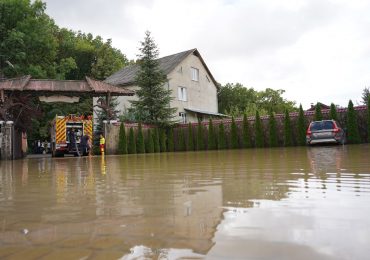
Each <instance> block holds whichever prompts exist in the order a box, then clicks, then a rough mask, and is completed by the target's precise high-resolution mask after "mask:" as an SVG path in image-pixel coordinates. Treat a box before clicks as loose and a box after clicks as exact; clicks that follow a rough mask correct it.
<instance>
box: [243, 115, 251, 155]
mask: <svg viewBox="0 0 370 260" xmlns="http://www.w3.org/2000/svg"><path fill="white" fill-rule="evenodd" d="M242 137H243V138H242V142H243V144H242V145H243V148H249V147H251V138H250V137H251V134H250V129H249V122H248V118H247V115H246V114H244V116H243V133H242Z"/></svg>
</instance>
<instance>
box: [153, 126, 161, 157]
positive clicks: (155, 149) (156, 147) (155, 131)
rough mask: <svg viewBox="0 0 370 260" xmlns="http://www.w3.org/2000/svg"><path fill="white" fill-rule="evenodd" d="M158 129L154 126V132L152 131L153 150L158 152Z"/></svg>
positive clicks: (159, 147) (159, 148)
mask: <svg viewBox="0 0 370 260" xmlns="http://www.w3.org/2000/svg"><path fill="white" fill-rule="evenodd" d="M158 132H159V130H158V128H157V127H156V128H154V133H153V143H154V152H155V153H159V152H160V151H161V146H160V144H159V133H158Z"/></svg>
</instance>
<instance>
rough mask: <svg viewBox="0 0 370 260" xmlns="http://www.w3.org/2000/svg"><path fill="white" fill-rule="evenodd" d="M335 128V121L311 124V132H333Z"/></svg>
mask: <svg viewBox="0 0 370 260" xmlns="http://www.w3.org/2000/svg"><path fill="white" fill-rule="evenodd" d="M333 128H334V123H333V121H317V122H312V124H311V131H320V130H331V129H333Z"/></svg>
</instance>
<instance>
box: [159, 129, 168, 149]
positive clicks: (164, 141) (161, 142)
mask: <svg viewBox="0 0 370 260" xmlns="http://www.w3.org/2000/svg"><path fill="white" fill-rule="evenodd" d="M159 134H160V137H159V145H160V149H161V152H162V153H165V152H167V135H166V130H165V129H161V130H160V131H159Z"/></svg>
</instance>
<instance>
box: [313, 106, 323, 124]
mask: <svg viewBox="0 0 370 260" xmlns="http://www.w3.org/2000/svg"><path fill="white" fill-rule="evenodd" d="M314 119H315V121H321V120H322V113H321V104H320V103H319V102H317V103H316V106H315V117H314Z"/></svg>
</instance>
